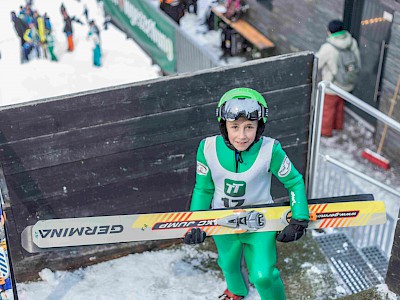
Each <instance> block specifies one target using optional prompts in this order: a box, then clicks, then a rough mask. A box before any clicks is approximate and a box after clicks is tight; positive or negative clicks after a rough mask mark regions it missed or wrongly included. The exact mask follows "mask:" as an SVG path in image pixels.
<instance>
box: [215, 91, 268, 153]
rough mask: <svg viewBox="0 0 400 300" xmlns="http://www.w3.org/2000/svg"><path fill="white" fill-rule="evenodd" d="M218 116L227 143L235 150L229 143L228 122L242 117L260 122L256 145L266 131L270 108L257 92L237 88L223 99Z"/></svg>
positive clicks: (227, 93) (219, 104)
mask: <svg viewBox="0 0 400 300" xmlns="http://www.w3.org/2000/svg"><path fill="white" fill-rule="evenodd" d="M216 115H217V118H218V123H219V129H220V131H221V134H222V136H223V138H224V140H225V143H226V144H227V146H228V147H229V148H231V149H232V150H235V148H234V147H233V146H232V145H231V144H230V142H229V138H228V131H227V129H226V121H233V120H237V119H239V118H241V117H243V118H246V119H247V120H251V121H258V127H257V134H256V138H255V140H254V143H256V142H258V140H259V139H260V137H261V134H262V133H263V132H264V129H265V123H266V122H267V118H268V106H267V102H266V101H265V99H264V97H263V96H262V95H261V94H260V93H259V92H257V91H256V90H253V89H249V88H235V89H232V90H229V91H227V92H226V93H225V94H224V95H223V96H222V97H221V99H220V100H219V102H218V107H217V113H216ZM254 143H253V144H254ZM251 146H252V145H251ZM251 146H250V147H251ZM250 147H249V148H248V149H250Z"/></svg>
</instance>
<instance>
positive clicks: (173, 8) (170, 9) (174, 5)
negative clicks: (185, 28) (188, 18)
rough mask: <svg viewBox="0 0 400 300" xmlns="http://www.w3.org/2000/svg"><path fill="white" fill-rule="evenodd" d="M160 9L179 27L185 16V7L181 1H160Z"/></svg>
mask: <svg viewBox="0 0 400 300" xmlns="http://www.w3.org/2000/svg"><path fill="white" fill-rule="evenodd" d="M160 9H161V10H162V11H164V12H165V13H166V14H167V15H168V16H170V17H171V18H172V19H173V20H174V21H175V22H176V23H177V24H178V25H179V24H180V20H181V18H182V17H183V16H184V15H185V5H184V4H183V2H181V1H180V0H160Z"/></svg>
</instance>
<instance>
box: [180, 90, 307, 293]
mask: <svg viewBox="0 0 400 300" xmlns="http://www.w3.org/2000/svg"><path fill="white" fill-rule="evenodd" d="M217 119H218V123H219V129H220V132H221V135H218V136H212V137H208V138H205V139H203V140H202V141H201V142H200V145H199V147H198V150H197V156H196V159H197V171H196V183H195V186H194V190H193V195H192V201H191V204H190V210H191V211H197V210H208V209H210V208H211V209H222V208H233V207H234V208H235V209H240V208H241V207H244V206H248V205H261V204H268V203H273V202H274V201H273V200H272V197H271V194H270V189H271V178H272V175H274V176H275V177H277V179H278V180H279V181H280V182H282V183H283V185H284V186H285V188H286V189H287V190H288V193H289V199H290V206H291V212H292V218H291V220H290V223H289V225H287V226H286V227H285V228H284V229H283V230H282V231H281V232H280V233H279V234H277V232H257V231H255V232H246V233H242V234H229V235H215V236H213V238H214V241H215V244H216V246H217V250H218V265H219V266H220V267H221V269H222V272H223V274H224V276H225V280H226V283H227V289H226V290H225V291H224V293H223V294H222V295H221V296H220V297H219V299H226V300H228V299H229V300H231V299H233V300H240V299H244V297H246V296H247V294H248V288H247V285H246V282H245V280H244V278H243V275H242V272H241V260H242V254H243V255H244V258H245V260H246V265H247V267H248V271H249V279H250V282H251V283H252V284H254V286H255V288H256V289H257V291H258V293H259V294H260V297H261V299H262V300H283V299H285V298H286V297H285V291H284V286H283V283H282V280H281V277H280V273H279V270H278V269H277V268H276V266H275V264H276V259H277V258H276V240H278V241H280V242H292V241H296V240H298V239H299V238H301V237H302V236H303V234H304V233H305V230H306V228H307V227H308V222H309V210H308V202H307V198H306V193H305V185H304V181H303V177H302V175H301V174H300V173H299V172H298V171H297V170H296V168H295V167H294V165H293V164H292V162H291V161H290V159H289V157H288V156H287V155H286V153H285V151H284V150H283V149H282V146H281V144H280V143H279V142H278V141H277V140H275V139H273V138H270V137H266V136H262V133H263V131H264V129H265V124H266V122H267V119H268V106H267V102H266V100H265V98H264V97H263V96H262V95H261V94H260V93H259V92H257V91H255V90H253V89H250V88H235V89H232V90H229V91H227V92H226V93H225V94H224V95H223V96H222V97H221V99H220V100H219V102H218V106H217ZM205 237H206V233H205V232H204V231H202V230H201V229H200V228H193V229H192V230H191V231H189V232H188V233H186V235H185V237H184V240H183V241H184V243H186V244H197V243H202V242H203V241H204V239H205Z"/></svg>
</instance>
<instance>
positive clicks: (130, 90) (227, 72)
mask: <svg viewBox="0 0 400 300" xmlns="http://www.w3.org/2000/svg"><path fill="white" fill-rule="evenodd" d="M313 59H314V56H313V54H312V53H311V52H304V53H299V54H296V55H294V54H288V55H282V56H275V57H271V58H266V59H259V60H257V61H252V62H248V63H245V64H241V65H237V66H233V67H229V68H228V67H219V68H215V69H213V70H212V72H211V73H210V71H201V72H198V73H195V74H191V75H190V76H189V75H184V76H176V77H168V78H159V79H154V80H151V81H148V82H146V83H135V84H129V85H122V86H119V87H115V88H108V89H102V90H100V91H88V92H83V93H79V94H73V95H69V96H68V98H66V97H57V98H50V99H43V100H40V101H35V102H32V103H26V104H18V105H13V106H9V107H2V108H0V130H1V132H0V133H1V134H0V143H1V144H4V143H10V142H13V141H16V140H21V139H26V138H33V137H37V136H42V135H51V134H55V133H62V132H67V131H70V130H76V129H79V128H85V127H90V126H97V125H100V124H107V123H113V122H120V121H121V120H126V119H131V118H135V117H139V116H143V115H149V114H155V113H161V112H166V111H171V110H176V109H180V108H183V107H195V106H198V105H203V104H206V103H216V102H217V101H218V98H219V97H220V96H221V95H222V94H223V93H225V92H226V91H227V90H229V89H231V88H234V87H238V85H240V86H243V87H251V88H254V89H256V90H258V91H259V92H261V93H268V92H271V91H277V90H282V89H290V88H295V87H298V86H301V85H309V84H310V83H311V75H312V66H313ZM232 78H235V80H232ZM171 99H173V101H172V100H171Z"/></svg>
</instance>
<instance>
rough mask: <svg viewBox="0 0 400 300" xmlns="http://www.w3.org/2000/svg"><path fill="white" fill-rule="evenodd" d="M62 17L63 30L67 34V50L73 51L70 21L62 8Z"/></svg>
mask: <svg viewBox="0 0 400 300" xmlns="http://www.w3.org/2000/svg"><path fill="white" fill-rule="evenodd" d="M62 14H63V17H64V22H65V25H64V32H65V34H66V35H67V40H68V49H67V50H68V51H70V52H72V51H74V40H73V35H72V34H73V30H72V21H71V18H70V17H69V15H68V14H67V12H66V11H65V10H64V12H63V13H62Z"/></svg>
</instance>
